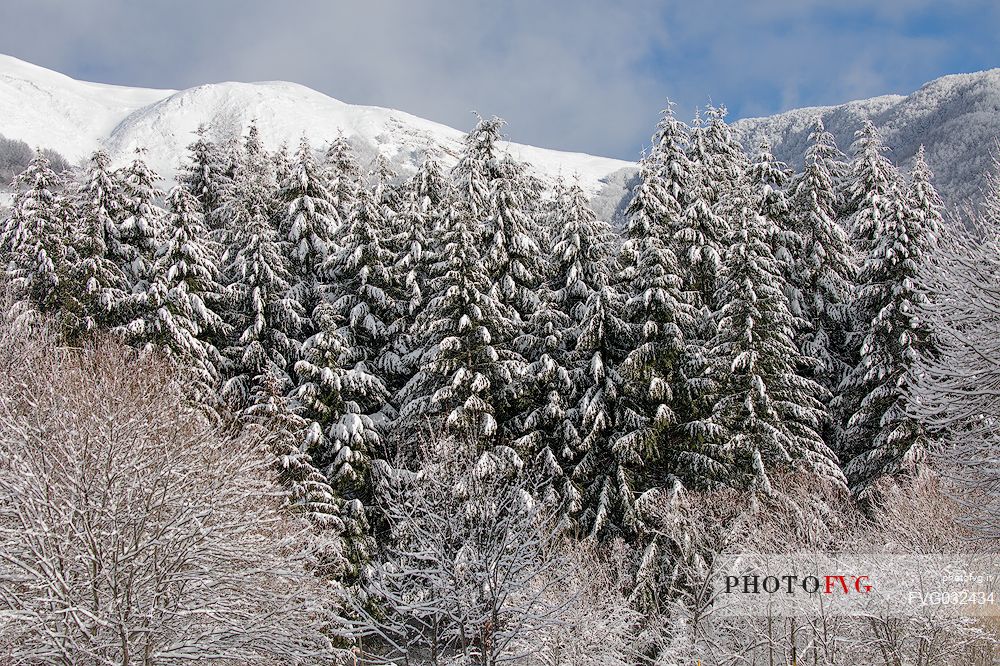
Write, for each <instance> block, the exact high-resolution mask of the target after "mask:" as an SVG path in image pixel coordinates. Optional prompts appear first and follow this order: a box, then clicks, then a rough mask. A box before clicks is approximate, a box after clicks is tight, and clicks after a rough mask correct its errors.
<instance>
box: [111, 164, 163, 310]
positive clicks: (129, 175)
mask: <svg viewBox="0 0 1000 666" xmlns="http://www.w3.org/2000/svg"><path fill="white" fill-rule="evenodd" d="M144 152H145V151H144V150H142V149H137V150H136V157H135V159H134V160H132V164H130V165H129V166H128V167H126V168H125V169H124V170H123V172H122V180H123V182H124V191H125V209H124V211H123V215H122V222H121V224H120V225H119V227H118V231H119V234H118V240H119V243H120V248H121V251H122V254H123V256H122V257H121V259H122V260H124V261H125V263H124V265H123V268H124V270H125V274H126V275H127V276H128V279H129V281H130V282H131V285H132V292H133V293H135V294H141V293H143V292H144V291H145V290H146V288H147V287H148V285H149V279H150V275H151V271H152V263H153V256H154V255H155V254H156V248H157V245H158V233H159V232H160V226H161V224H162V223H163V210H162V209H161V208H160V207H159V206H158V205H157V203H156V202H157V199H159V198H161V197H162V196H163V192H161V191H160V190H159V189H158V188H157V187H156V182H157V180H159V179H158V177H157V176H156V174H155V173H153V172H152V170H150V168H149V166H148V165H147V164H146V161H145V160H144V159H143V158H142V155H143V153H144Z"/></svg>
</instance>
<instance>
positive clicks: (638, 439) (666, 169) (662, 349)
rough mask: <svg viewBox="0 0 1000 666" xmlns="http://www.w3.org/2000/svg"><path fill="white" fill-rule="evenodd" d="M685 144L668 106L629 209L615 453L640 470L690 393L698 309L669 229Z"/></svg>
mask: <svg viewBox="0 0 1000 666" xmlns="http://www.w3.org/2000/svg"><path fill="white" fill-rule="evenodd" d="M683 141H684V133H683V130H682V128H681V127H680V124H679V123H678V122H677V121H676V120H675V119H674V118H673V115H672V113H671V111H670V110H669V109H668V110H667V111H666V113H665V115H664V118H663V120H662V121H661V122H660V124H659V126H658V129H657V135H656V136H654V137H653V143H654V146H656V147H655V149H654V150H653V152H652V153H650V154H649V155H648V156H647V157H646V158H644V159H643V161H642V162H641V163H640V165H639V182H638V184H637V185H636V187H635V190H634V192H633V196H632V201H631V202H630V203H629V206H628V208H627V209H626V211H625V214H626V218H627V220H628V222H627V227H626V242H625V245H624V248H623V251H622V255H623V257H624V258H625V260H626V261H627V262H628V263H630V264H631V266H630V270H628V271H627V272H626V275H627V276H628V279H627V284H628V285H629V287H630V291H629V293H628V295H627V301H626V304H625V313H624V316H625V319H626V321H627V322H628V323H629V333H630V335H631V336H632V341H631V344H630V345H629V351H628V354H627V356H626V357H625V359H624V362H623V363H622V366H621V368H620V370H619V372H620V374H621V377H622V379H623V380H624V382H625V384H624V391H623V393H622V395H621V409H620V416H619V418H620V426H621V436H620V437H619V439H618V440H617V442H616V443H615V449H616V453H617V455H618V456H619V457H621V458H622V459H624V460H626V461H627V462H628V463H629V464H630V465H631V466H632V467H633V468H635V469H638V468H641V467H642V466H643V464H644V463H646V462H652V461H653V460H655V459H662V457H663V456H664V455H665V453H666V451H665V449H666V448H667V446H668V442H669V440H671V439H675V437H673V436H671V435H673V433H668V430H670V429H672V428H673V427H674V426H676V425H678V423H679V422H681V421H682V420H683V419H681V418H678V414H677V413H676V412H675V409H676V408H677V407H678V402H679V400H678V398H677V397H676V396H675V391H676V390H677V389H678V388H679V387H682V389H686V388H687V380H686V377H685V376H684V370H683V368H682V366H683V365H684V364H685V362H686V348H685V341H684V334H683V330H684V329H687V330H691V328H692V323H693V322H692V319H693V311H692V308H691V307H690V305H689V304H688V303H686V302H685V295H684V294H683V293H682V285H683V281H682V279H681V277H680V275H679V273H680V266H679V262H678V261H677V258H676V256H675V255H674V253H673V250H672V248H671V230H672V229H673V228H675V227H676V226H677V224H678V220H679V218H680V216H681V210H682V204H681V202H680V201H678V199H677V197H678V196H681V195H682V190H681V188H680V187H678V185H679V184H680V181H681V180H682V179H683V178H684V172H683V170H682V169H683V168H684V162H683V158H682V157H680V156H681V155H683ZM685 411H686V410H685ZM685 416H686V414H685ZM675 445H676V444H675Z"/></svg>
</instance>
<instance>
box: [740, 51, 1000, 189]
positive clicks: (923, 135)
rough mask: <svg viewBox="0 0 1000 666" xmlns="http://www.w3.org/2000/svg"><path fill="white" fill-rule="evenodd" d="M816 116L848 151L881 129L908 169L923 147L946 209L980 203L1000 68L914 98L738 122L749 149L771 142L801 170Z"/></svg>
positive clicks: (943, 83)
mask: <svg viewBox="0 0 1000 666" xmlns="http://www.w3.org/2000/svg"><path fill="white" fill-rule="evenodd" d="M816 116H822V117H823V122H824V124H825V125H826V128H827V130H829V131H830V132H831V133H832V134H833V135H834V137H836V139H837V145H838V146H839V147H840V149H841V150H842V151H844V152H846V153H850V147H851V143H852V142H853V137H854V132H855V131H856V130H858V129H859V128H860V127H861V124H862V123H863V122H864V120H865V119H871V120H872V121H873V122H874V123H875V124H876V125H877V126H878V127H879V128H880V129H881V130H882V134H883V137H884V139H885V141H886V143H887V144H888V146H889V148H890V149H891V152H890V153H889V157H890V159H892V160H893V161H894V162H896V163H898V164H899V165H900V166H902V167H903V168H904V169H908V168H909V167H910V165H911V163H912V161H913V157H914V156H915V155H916V153H917V149H918V148H920V145H921V144H923V145H924V146H925V147H926V150H927V161H928V163H929V164H930V166H931V169H933V171H934V175H935V186H936V187H937V188H938V190H939V191H940V193H941V195H942V196H943V197H944V199H945V201H946V202H948V203H949V204H952V205H955V204H960V203H962V202H964V201H966V200H968V199H978V198H979V195H980V191H981V190H982V189H983V187H984V185H985V178H984V174H985V173H986V172H987V171H988V170H989V169H990V166H991V153H992V152H993V149H994V147H995V140H996V137H997V136H1000V69H992V70H989V71H985V72H978V73H975V74H955V75H952V76H944V77H942V78H940V79H935V80H934V81H931V82H930V83H927V84H925V85H924V86H923V87H922V88H920V90H918V91H916V92H915V93H913V94H911V95H906V96H902V95H887V96H884V97H874V98H872V99H867V100H861V101H857V102H849V103H847V104H841V105H839V106H828V107H813V108H806V109H796V110H793V111H788V112H786V113H781V114H778V115H775V116H770V117H766V118H748V119H746V120H740V121H738V122H736V123H734V130H735V132H736V134H737V136H738V137H739V138H740V140H741V141H742V142H743V143H744V145H745V146H746V147H747V148H752V147H756V145H757V144H759V143H760V141H761V140H762V139H766V140H767V141H769V142H770V143H771V145H772V146H773V148H774V154H775V156H776V157H778V158H779V159H781V160H784V161H786V162H788V163H789V164H793V165H795V166H796V167H799V166H801V163H802V154H803V152H804V150H805V145H806V138H807V137H808V136H809V126H810V123H811V122H812V121H813V119H814V118H815V117H816Z"/></svg>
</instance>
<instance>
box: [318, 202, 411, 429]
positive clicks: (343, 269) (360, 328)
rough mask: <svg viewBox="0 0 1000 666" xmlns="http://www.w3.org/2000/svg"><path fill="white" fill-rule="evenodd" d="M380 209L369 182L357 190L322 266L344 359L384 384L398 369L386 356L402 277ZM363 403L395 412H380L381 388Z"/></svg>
mask: <svg viewBox="0 0 1000 666" xmlns="http://www.w3.org/2000/svg"><path fill="white" fill-rule="evenodd" d="M382 212H383V209H382V208H381V207H380V206H379V205H378V201H377V200H376V198H375V192H373V191H372V190H370V189H368V188H362V189H360V190H359V191H358V198H357V202H356V204H355V206H354V211H353V213H352V215H351V219H350V222H349V224H348V226H347V229H346V230H345V231H346V233H345V234H344V235H343V238H342V239H341V243H342V247H341V248H339V250H338V252H337V253H336V254H334V255H333V256H331V257H330V258H329V259H328V261H327V264H326V266H325V271H326V272H327V273H328V274H329V275H331V276H332V278H333V281H334V287H333V291H332V302H333V309H334V311H335V312H336V315H337V317H338V318H339V321H340V322H341V326H342V329H341V335H342V337H343V339H344V341H345V344H346V345H347V352H346V357H345V362H346V363H347V364H348V367H349V368H357V369H358V370H359V371H361V372H365V373H368V374H371V375H374V376H376V377H377V378H378V380H379V382H380V383H381V384H382V386H383V387H384V386H387V385H388V384H389V381H388V377H390V376H391V375H396V374H398V373H399V372H400V368H398V367H396V366H395V364H394V363H387V360H389V359H395V355H394V354H392V353H391V352H390V342H391V336H392V333H393V324H394V323H395V322H396V320H397V319H398V317H399V312H398V311H397V308H398V306H399V304H400V301H401V299H400V298H399V296H398V294H399V290H400V283H401V281H402V280H401V276H400V275H399V274H398V272H397V269H396V255H395V253H394V252H393V251H392V249H391V239H390V238H388V226H387V223H386V220H385V219H384V218H383V217H382ZM387 366H388V367H387ZM364 406H365V407H366V408H368V409H369V411H368V412H366V413H368V414H376V413H380V418H381V419H382V420H388V419H391V418H392V417H393V416H394V415H393V414H392V413H391V412H390V413H385V412H386V409H387V408H388V407H389V406H390V405H389V404H388V403H387V401H386V390H385V389H384V388H383V389H382V390H381V391H380V392H379V393H378V394H376V395H373V396H371V398H370V399H369V400H368V401H366V402H365V403H364Z"/></svg>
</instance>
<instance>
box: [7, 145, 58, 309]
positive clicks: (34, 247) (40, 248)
mask: <svg viewBox="0 0 1000 666" xmlns="http://www.w3.org/2000/svg"><path fill="white" fill-rule="evenodd" d="M13 184H14V200H13V203H12V205H11V213H10V217H9V218H8V219H7V221H6V223H5V225H4V229H3V234H2V235H0V257H2V258H3V260H4V262H5V263H6V268H7V279H8V280H9V282H10V284H11V285H12V287H13V289H14V295H15V298H17V299H18V300H19V301H21V302H22V303H23V304H24V305H26V306H28V307H29V308H31V309H35V310H38V311H40V312H42V313H53V314H54V313H57V312H58V310H59V308H60V307H61V305H62V301H63V294H64V292H65V288H66V284H65V283H66V277H67V259H68V253H69V246H68V244H67V240H68V238H67V229H66V224H65V219H64V217H63V210H62V201H61V197H62V194H61V190H62V188H63V186H64V184H63V182H62V179H61V178H60V177H59V175H57V174H56V173H55V172H54V171H53V170H52V168H51V167H50V165H49V160H48V159H47V158H46V157H45V156H44V155H43V154H42V153H41V151H38V152H36V153H35V157H34V159H32V161H31V163H30V164H28V167H27V168H26V169H25V170H24V171H22V172H21V173H20V174H18V176H17V177H16V178H14V183H13Z"/></svg>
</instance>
